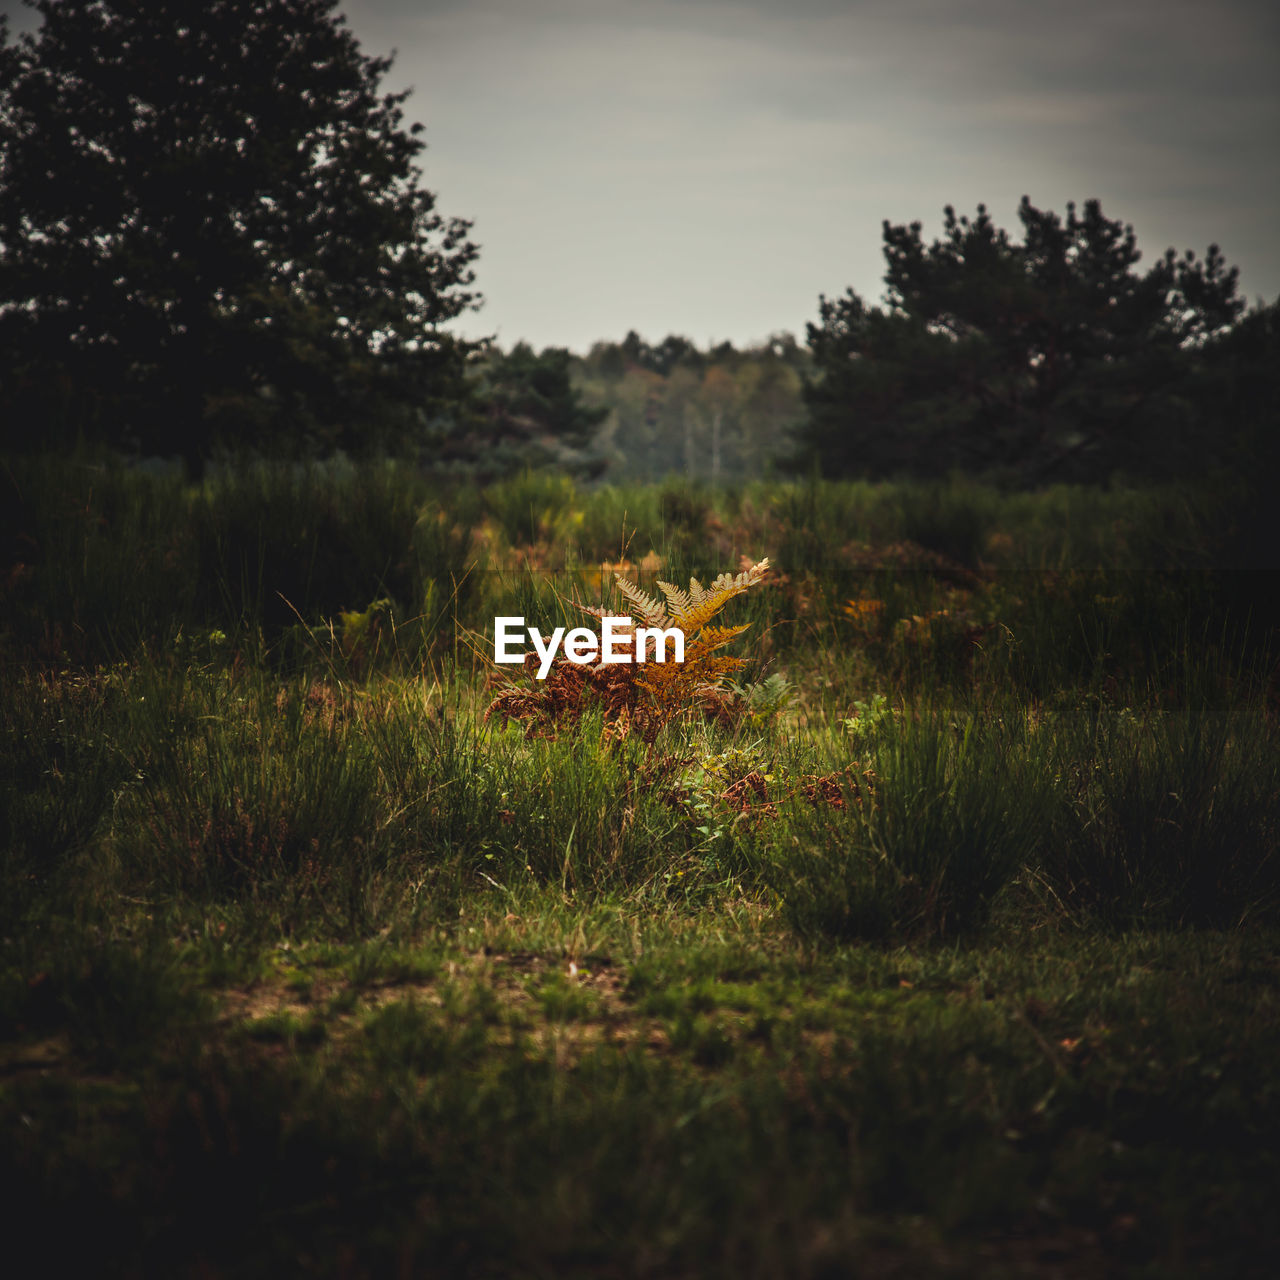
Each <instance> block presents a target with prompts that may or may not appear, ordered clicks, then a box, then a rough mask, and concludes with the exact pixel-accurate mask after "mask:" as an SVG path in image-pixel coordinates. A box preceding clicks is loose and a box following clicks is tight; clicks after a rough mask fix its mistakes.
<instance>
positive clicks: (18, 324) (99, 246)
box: [0, 0, 477, 471]
mask: <svg viewBox="0 0 1280 1280" xmlns="http://www.w3.org/2000/svg"><path fill="white" fill-rule="evenodd" d="M28 2H30V0H28ZM335 3H336V0H206V2H205V3H203V4H200V5H192V4H187V3H185V2H184V0H145V2H144V0H60V2H58V3H54V2H53V0H39V2H38V3H37V4H35V6H34V7H35V8H36V9H38V11H39V13H40V14H41V16H42V18H43V24H42V26H41V29H40V31H39V33H38V36H31V35H26V36H23V37H21V38H20V39H19V40H18V41H17V43H15V44H13V45H10V44H9V43H8V41H7V39H6V38H4V35H5V33H4V32H3V28H0V352H3V356H0V410H6V411H7V413H6V417H7V420H8V423H9V427H8V428H7V430H6V435H8V436H9V437H10V439H9V441H8V442H9V443H11V444H21V443H23V439H22V433H26V435H27V437H35V436H38V435H45V434H46V433H47V431H48V429H49V416H50V411H51V408H52V407H53V406H54V405H55V404H60V406H61V410H62V413H61V421H62V423H63V425H64V427H65V428H66V429H68V430H70V431H83V432H85V433H87V434H91V435H95V436H99V437H102V438H105V439H108V440H110V441H112V442H115V443H121V444H132V445H133V446H134V447H137V448H141V449H143V450H148V451H158V452H174V451H178V452H181V453H183V454H184V455H185V456H186V458H187V459H188V461H189V463H190V465H191V466H192V467H193V469H195V470H197V471H198V470H199V469H200V468H201V466H202V463H203V460H204V458H205V457H207V456H208V454H209V452H210V450H211V449H212V448H213V447H214V446H215V445H216V444H219V443H221V444H226V445H232V446H235V445H252V446H255V447H259V448H276V447H280V446H282V445H283V444H285V443H288V444H290V445H297V444H299V443H303V444H308V445H310V446H312V447H317V448H321V449H328V448H333V447H339V446H340V447H344V448H349V449H358V448H362V447H366V446H371V445H382V444H388V443H392V442H393V441H394V440H395V439H396V438H398V437H402V436H403V433H405V432H407V431H412V430H415V429H418V428H420V427H421V426H422V424H423V423H424V422H425V421H427V420H428V419H430V418H431V417H432V416H433V415H434V414H437V413H438V412H439V411H441V410H442V409H444V408H446V407H447V406H449V405H450V404H452V403H454V402H455V401H456V400H457V399H458V397H460V396H462V395H464V394H465V391H464V387H465V381H464V367H463V366H464V363H465V357H466V354H467V347H466V344H463V343H459V342H457V341H456V340H454V339H452V338H451V337H450V336H449V335H448V334H446V333H445V332H444V331H443V330H442V328H441V326H442V325H443V324H444V323H445V322H446V321H448V320H450V319H453V318H454V317H456V316H457V315H459V314H460V313H461V312H462V311H463V310H464V309H466V308H467V307H469V306H471V305H473V304H475V303H476V302H477V297H476V295H474V294H473V293H471V292H469V286H470V285H471V283H472V281H473V271H472V266H471V264H472V262H473V261H474V259H475V257H476V253H477V250H476V247H475V246H474V245H473V244H471V243H470V241H469V240H468V239H467V234H468V230H469V224H468V223H467V222H466V221H463V220H460V219H457V218H452V219H445V218H443V217H442V216H441V215H440V214H439V213H437V212H436V209H435V197H434V196H433V195H432V193H430V192H428V191H426V190H423V189H422V188H421V187H420V186H419V185H418V179H419V177H420V170H419V168H418V167H417V165H416V163H415V161H416V158H417V156H418V155H419V153H420V152H421V151H422V149H423V146H424V144H423V143H422V141H421V140H420V139H419V137H418V134H419V133H420V132H421V129H422V126H421V125H418V124H414V125H413V126H411V127H410V128H408V129H405V128H404V127H403V124H402V121H403V112H402V109H401V108H402V104H403V102H404V100H405V98H406V97H407V96H408V95H407V92H406V93H397V94H380V93H379V83H380V81H381V79H382V77H383V76H384V75H385V74H386V72H387V70H388V69H389V67H390V65H391V60H390V59H389V58H370V57H365V56H364V55H363V54H362V53H361V52H360V50H359V47H358V45H357V42H356V40H355V38H354V36H353V35H352V34H351V32H350V31H349V30H347V29H346V28H345V27H344V25H343V23H342V19H341V18H340V17H338V16H335V14H334V12H333V10H334V8H335Z"/></svg>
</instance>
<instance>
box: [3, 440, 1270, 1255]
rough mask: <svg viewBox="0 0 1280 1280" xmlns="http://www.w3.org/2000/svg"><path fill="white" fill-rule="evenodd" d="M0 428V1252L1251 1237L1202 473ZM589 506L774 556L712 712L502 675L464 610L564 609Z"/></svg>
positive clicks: (1255, 850)
mask: <svg viewBox="0 0 1280 1280" xmlns="http://www.w3.org/2000/svg"><path fill="white" fill-rule="evenodd" d="M98 467H101V469H100V470H99V469H94V468H98ZM12 473H13V476H14V480H15V484H16V485H17V487H18V489H19V491H20V492H21V494H22V496H23V501H24V503H25V504H26V506H25V510H26V517H25V518H26V519H27V521H28V523H27V524H26V526H25V527H26V528H27V529H29V530H32V531H34V532H31V533H29V535H28V537H29V539H30V543H31V545H32V546H34V548H35V550H34V553H32V552H31V551H30V548H28V551H27V552H26V553H24V554H28V555H29V556H30V558H29V560H24V561H23V562H22V563H23V564H24V565H25V566H26V567H24V568H22V569H19V570H15V571H14V572H11V573H10V575H9V579H8V581H9V584H10V585H9V586H8V588H7V594H6V597H5V601H4V603H5V614H4V620H3V623H2V624H0V654H3V657H4V662H3V668H2V670H0V679H2V680H3V685H4V688H3V699H4V705H5V707H6V716H5V721H4V725H3V727H2V728H0V836H2V837H3V839H2V841H0V1126H3V1130H4V1133H5V1135H6V1140H5V1142H4V1143H3V1144H0V1180H2V1181H3V1182H4V1184H5V1185H6V1186H8V1187H10V1188H12V1190H11V1191H10V1192H9V1195H8V1199H7V1201H6V1205H7V1207H8V1208H9V1209H10V1211H11V1214H12V1218H13V1221H15V1222H17V1223H20V1224H22V1232H21V1233H20V1236H19V1238H18V1239H17V1241H16V1243H15V1244H14V1245H13V1246H12V1248H13V1250H14V1251H15V1252H18V1251H22V1250H25V1249H26V1247H28V1246H30V1247H31V1249H32V1250H34V1251H35V1256H37V1257H38V1259H39V1262H40V1265H41V1266H42V1267H43V1268H44V1269H47V1270H52V1271H54V1272H55V1273H56V1272H59V1271H66V1272H69V1273H71V1272H93V1273H95V1274H121V1275H138V1274H145V1275H157V1276H159V1275H164V1276H171V1275H193V1276H194V1275H202V1276H210V1275H215V1276H222V1275H226V1276H258V1275H261V1276H270V1275H279V1274H282V1273H287V1274H313V1275H334V1276H338V1275H377V1274H385V1273H388V1272H395V1273H397V1274H412V1275H439V1276H451V1277H452V1276H476V1277H482V1276H496V1275H502V1276H530V1277H533V1276H546V1275H558V1276H559V1275H575V1276H591V1277H599V1276H622V1275H647V1276H686V1275H687V1276H704V1275H735V1276H739V1275H744V1276H774V1275H788V1276H799V1277H806V1276H808V1277H821V1276H829V1275H836V1274H849V1273H855V1274H858V1273H863V1272H865V1273H866V1274H869V1275H895V1274H897V1275H913V1276H914V1275H925V1276H956V1275H969V1274H982V1275H988V1274H991V1275H1010V1276H1023V1275H1031V1276H1040V1275H1043V1276H1081V1277H1084V1276H1097V1275H1106V1274H1134V1275H1149V1276H1153V1277H1154V1276H1160V1277H1165V1276H1199V1275H1222V1274H1230V1275H1241V1276H1249V1275H1258V1276H1262V1275H1270V1274H1271V1273H1272V1272H1273V1271H1274V1259H1275V1257H1276V1256H1277V1252H1278V1250H1280V1237H1277V1233H1276V1229H1275V1227H1274V1225H1273V1222H1272V1217H1273V1215H1271V1214H1270V1212H1269V1209H1270V1201H1271V1199H1272V1198H1273V1195H1274V1186H1275V1184H1276V1180H1277V1168H1276V1157H1275V1154H1274V1153H1275V1151H1276V1150H1277V1140H1278V1139H1280V1094H1278V1092H1277V1083H1276V1077H1275V1073H1274V1067H1273V1063H1274V1062H1275V1060H1276V1056H1277V1050H1280V1033H1278V1032H1277V1028H1278V1027H1280V1017H1277V1007H1276V1000H1277V996H1276V992H1277V987H1278V981H1277V980H1278V978H1280V956H1278V951H1277V941H1280V922H1278V921H1277V906H1278V905H1280V898H1278V891H1280V872H1278V870H1277V861H1276V845H1277V832H1278V831H1280V777H1277V770H1278V769H1280V750H1278V749H1277V748H1278V747H1280V742H1278V741H1277V726H1276V720H1275V702H1274V691H1275V684H1274V669H1275V668H1274V659H1273V650H1272V649H1271V648H1270V647H1269V645H1270V643H1271V640H1270V639H1269V638H1268V637H1267V636H1266V634H1265V633H1259V631H1258V630H1257V627H1256V626H1255V625H1254V623H1252V622H1249V623H1247V624H1246V619H1245V617H1244V616H1243V615H1242V614H1241V612H1240V610H1241V609H1244V610H1245V612H1248V609H1249V601H1248V599H1247V598H1246V599H1244V600H1243V601H1242V599H1241V597H1240V595H1239V591H1238V588H1239V584H1238V583H1233V584H1232V585H1231V589H1230V591H1227V592H1220V591H1219V585H1218V584H1219V579H1218V578H1217V577H1216V576H1215V575H1213V574H1212V573H1208V572H1206V570H1210V569H1212V567H1213V556H1214V554H1215V550H1214V548H1215V543H1214V539H1213V535H1212V527H1213V524H1212V520H1211V519H1210V515H1211V512H1210V514H1209V515H1206V510H1207V508H1206V506H1205V502H1206V501H1207V500H1205V499H1202V498H1197V499H1194V500H1193V499H1191V498H1188V497H1187V496H1186V495H1178V494H1173V493H1166V494H1161V493H1129V492H1125V491H1115V492H1091V491H1067V490H1052V491H1046V492H1045V493H1043V494H1040V495H1036V496H1034V497H1031V496H1026V495H1003V494H999V493H997V492H995V491H990V490H985V489H981V488H978V487H974V486H968V485H964V484H960V483H958V482H957V483H955V484H953V485H952V486H948V487H944V488H941V489H938V488H933V489H930V488H928V487H923V486H921V487H912V486H869V485H846V486H836V485H812V486H797V487H792V488H776V489H766V488H763V487H759V488H755V489H745V490H739V491H735V492H733V493H726V494H720V495H715V496H713V495H709V494H705V493H698V492H696V491H694V492H688V491H685V490H681V489H678V488H675V487H672V488H670V489H658V488H656V487H654V488H649V489H635V490H631V491H626V490H607V489H606V490H600V491H580V490H577V489H575V488H574V486H573V485H572V484H570V483H569V482H568V481H566V480H563V479H560V478H550V479H549V478H546V477H539V476H528V477H524V478H523V479H521V480H519V481H518V482H511V483H510V484H508V485H507V486H505V487H502V488H499V487H494V488H492V489H490V490H487V491H479V490H475V491H468V490H463V489H459V490H458V491H456V492H453V493H440V492H435V491H432V490H431V489H430V488H429V487H428V486H427V485H426V483H425V482H424V481H420V480H418V479H417V478H415V477H413V476H412V475H411V474H409V473H406V472H403V471H400V470H398V469H396V468H392V467H384V468H366V469H356V468H331V469H328V470H324V469H312V470H296V471H286V470H284V469H278V470H264V471H261V472H259V473H256V474H255V475H253V476H250V477H248V478H245V479H243V481H238V480H236V479H235V478H233V477H231V476H229V475H227V476H218V477H215V478H214V479H213V480H212V481H210V482H209V483H207V484H206V485H205V486H204V487H202V488H201V489H199V490H191V489H184V488H183V487H182V486H181V485H180V484H179V483H178V481H177V480H176V479H174V478H166V477H164V476H146V475H143V474H141V473H135V472H130V471H127V470H123V469H120V468H118V467H114V466H113V465H111V464H108V463H106V462H92V461H91V462H89V463H86V462H85V460H83V459H72V460H70V461H64V462H63V463H61V464H54V463H52V462H35V461H31V460H25V461H23V462H21V463H14V464H13V467H12ZM73 517H74V518H73ZM102 521H105V522H106V523H105V526H104V525H103V523H102ZM624 524H625V527H626V528H627V529H628V530H634V532H633V533H632V538H631V546H630V550H629V551H628V552H627V554H629V555H630V557H631V559H632V562H633V564H636V563H638V561H639V558H640V557H641V556H643V555H644V554H645V553H646V552H649V551H653V552H654V553H655V554H656V555H658V556H660V557H661V558H662V560H663V564H664V567H663V570H662V573H663V576H665V577H669V578H670V579H672V580H675V581H681V580H683V578H685V577H687V576H689V574H691V573H697V574H700V575H703V577H704V581H705V579H706V577H707V576H709V572H710V571H713V570H715V569H716V568H717V567H729V568H734V569H736V568H737V557H738V556H740V555H744V554H747V555H752V556H760V555H765V554H768V555H771V556H777V557H779V558H778V560H777V562H776V563H777V564H778V569H779V576H778V578H777V579H776V580H775V584H774V585H773V586H771V587H768V588H767V589H765V590H763V591H758V592H754V593H749V594H748V595H747V596H746V597H744V598H742V599H741V600H739V601H736V602H735V603H734V605H733V606H732V608H731V610H730V611H729V613H727V614H726V617H727V621H728V622H730V623H736V622H740V621H750V622H752V624H753V626H752V630H751V632H749V633H748V635H747V637H745V638H744V639H745V643H744V642H742V641H740V642H739V644H738V646H737V647H738V649H739V651H741V652H743V653H744V655H745V656H748V657H749V658H750V659H751V665H750V666H749V668H748V669H747V670H746V671H745V672H744V673H743V676H742V690H743V694H744V710H743V713H742V714H741V715H740V716H739V717H738V719H737V720H736V721H735V722H734V723H732V724H724V723H718V722H712V721H704V720H702V719H700V718H698V717H690V718H688V719H685V720H682V721H678V722H677V723H675V724H673V725H672V726H670V727H669V728H667V729H666V730H664V731H663V734H662V736H660V737H659V739H658V741H657V742H656V743H655V744H653V746H652V747H651V748H650V747H646V746H645V745H644V744H642V743H638V742H622V743H617V742H614V743H612V744H610V743H609V742H608V741H606V740H605V738H604V736H603V735H602V732H601V728H602V726H601V723H600V721H599V719H598V718H595V717H591V716H588V717H587V718H586V719H585V720H584V721H583V722H582V724H580V725H578V726H576V727H575V728H574V729H573V730H572V731H570V732H566V733H564V734H561V735H560V736H558V737H556V738H554V739H552V740H544V739H537V738H534V739H526V738H525V736H524V735H523V734H522V732H521V730H520V727H519V726H516V725H511V726H508V727H506V728H503V727H501V726H500V725H499V724H498V723H496V721H488V722H486V720H485V718H484V709H485V707H486V705H487V702H488V700H489V698H490V697H491V693H490V692H489V691H487V690H486V688H485V685H484V663H483V661H481V657H482V655H483V639H482V638H481V639H480V640H476V639H475V637H476V636H477V635H479V636H481V637H483V630H484V627H485V625H486V621H485V615H486V613H487V614H488V620H489V621H488V624H487V625H491V619H492V616H493V615H494V613H497V612H508V611H514V612H519V611H520V610H519V609H518V608H516V609H514V610H511V609H510V608H509V606H510V604H511V601H512V600H513V599H516V598H518V599H519V600H520V602H521V603H522V605H523V607H524V608H525V609H526V611H527V612H528V613H529V615H530V617H531V618H532V617H534V616H535V615H536V616H540V617H546V618H547V619H548V620H550V619H551V618H557V619H560V618H562V616H567V612H568V610H567V606H566V605H565V604H564V601H563V599H562V596H563V595H565V594H568V593H569V592H570V591H571V590H572V589H573V588H574V587H575V586H576V587H577V589H579V590H583V591H597V592H598V590H599V583H600V578H601V575H600V572H599V570H598V568H597V567H595V566H597V565H598V564H599V563H600V562H601V561H605V560H608V561H611V562H616V560H617V559H618V558H619V554H620V551H621V549H622V545H621V541H620V539H618V538H616V537H615V535H614V526H615V525H616V526H617V532H618V533H620V532H621V530H622V528H623V527H624ZM104 530H105V532H104ZM1174 534H1176V536H1174ZM611 540H612V541H611ZM22 545H23V546H24V547H26V546H27V544H26V543H23V544H22ZM806 547H807V548H808V551H809V552H810V553H811V554H812V558H811V559H802V558H798V555H797V556H793V557H792V558H788V554H789V553H788V550H787V549H788V548H790V549H791V550H792V552H795V551H796V549H798V548H799V549H802V548H806ZM1170 548H1172V550H1170ZM557 556H558V559H557V558H556V557H557ZM1157 560H1160V563H1155V561H1157ZM551 570H556V571H557V572H558V573H560V574H561V576H558V577H556V576H549V575H550V574H551ZM1157 570H1158V572H1157ZM283 597H287V598H288V604H289V606H290V608H289V609H287V610H286V609H285V608H284V607H283V605H279V600H280V598H283ZM594 598H598V595H597V596H595V597H594ZM272 600H275V601H276V603H275V604H273V603H271V601H272ZM380 601H385V602H386V603H385V604H378V602H380ZM851 602H861V603H858V604H851ZM868 602H870V603H868ZM278 605H279V607H277V606H278ZM374 605H377V607H376V608H375V607H372V606H374ZM539 610H541V611H543V612H542V613H541V614H538V613H537V611H539ZM730 614H731V615H732V616H730ZM468 637H471V640H470V643H472V644H476V645H478V646H480V647H481V656H476V655H475V654H473V653H472V651H471V650H470V649H469V648H468ZM749 774H751V775H755V776H757V777H758V778H759V779H761V780H763V785H764V786H765V788H766V790H765V792H764V794H759V793H757V792H756V791H754V790H753V791H751V792H750V803H748V804H746V805H745V806H744V805H743V804H742V803H741V798H742V796H743V795H744V794H746V793H745V792H744V791H743V789H742V787H739V789H738V791H736V792H734V791H731V790H730V788H731V787H732V785H733V784H735V783H738V782H740V781H741V780H742V779H744V778H745V777H747V776H748V775H749ZM817 778H827V779H835V781H834V782H831V783H829V784H828V785H827V786H826V787H825V789H824V788H823V787H819V786H817V784H816V783H814V782H813V781H812V780H813V779H817ZM806 788H807V790H806ZM833 788H834V789H833ZM726 793H728V795H726ZM734 796H737V797H738V800H737V802H735V801H734V799H733V797H734ZM68 1224H74V1230H69V1229H68Z"/></svg>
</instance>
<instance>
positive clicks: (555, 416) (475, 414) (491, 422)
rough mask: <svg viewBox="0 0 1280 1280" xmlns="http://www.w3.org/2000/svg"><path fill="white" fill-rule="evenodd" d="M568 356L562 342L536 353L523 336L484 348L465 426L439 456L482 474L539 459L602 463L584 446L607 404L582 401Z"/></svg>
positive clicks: (587, 465)
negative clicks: (507, 345) (504, 347)
mask: <svg viewBox="0 0 1280 1280" xmlns="http://www.w3.org/2000/svg"><path fill="white" fill-rule="evenodd" d="M572 363H573V356H572V355H571V353H570V352H569V351H567V350H565V349H564V348H563V347H547V348H546V349H545V350H543V351H542V353H541V354H540V355H539V354H535V353H534V351H533V348H532V347H530V346H529V345H528V344H527V343H524V342H518V343H517V344H516V345H515V346H514V347H512V349H511V351H510V352H509V353H508V354H506V355H504V354H503V353H502V351H501V350H500V349H498V348H497V347H490V348H487V349H486V351H485V352H484V355H483V361H482V363H481V364H480V366H479V367H480V379H479V382H478V385H477V388H476V391H475V399H474V407H473V411H472V413H471V415H470V417H469V420H468V422H467V427H466V430H465V431H464V432H462V433H460V434H459V435H458V436H457V437H456V438H455V440H454V441H453V442H452V445H451V447H447V448H446V459H447V460H448V461H450V462H460V463H462V464H463V465H464V466H465V467H466V468H467V469H469V470H471V471H473V472H476V473H477V474H479V475H481V476H484V477H494V476H498V475H502V474H505V473H509V472H511V471H515V470H518V469H519V468H521V467H524V466H536V465H539V464H541V463H547V462H556V463H559V464H561V465H562V466H568V467H571V468H574V469H579V470H584V471H586V472H588V473H598V472H599V471H601V470H603V469H604V465H605V464H604V460H603V459H601V458H596V457H592V456H591V455H590V454H589V452H588V451H589V448H590V446H591V444H592V442H593V440H594V438H595V435H596V432H597V430H598V428H599V427H600V424H601V423H602V422H603V421H604V420H605V418H607V417H608V416H609V410H608V409H607V408H592V407H590V406H588V405H587V404H585V403H584V401H583V399H582V396H581V394H580V393H579V392H578V390H577V388H576V387H575V386H574V385H573V382H572V379H571V377H570V366H571V365H572Z"/></svg>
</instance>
